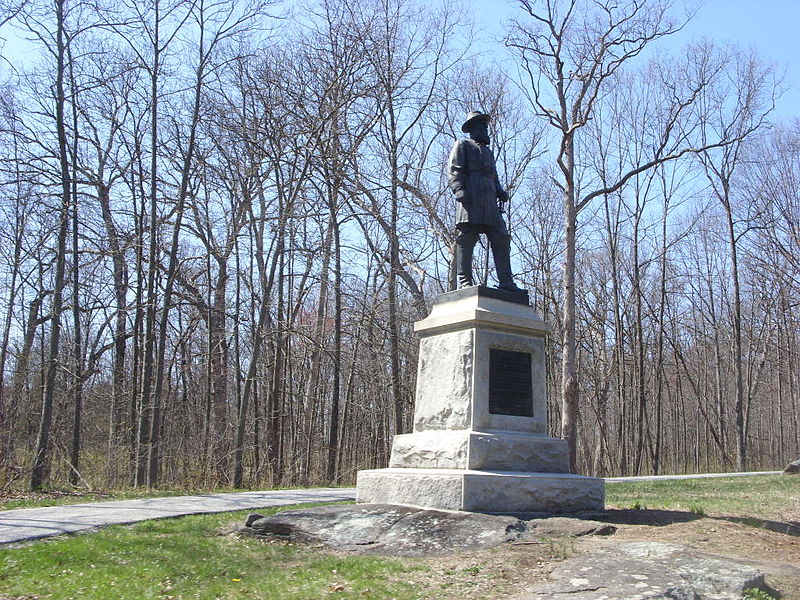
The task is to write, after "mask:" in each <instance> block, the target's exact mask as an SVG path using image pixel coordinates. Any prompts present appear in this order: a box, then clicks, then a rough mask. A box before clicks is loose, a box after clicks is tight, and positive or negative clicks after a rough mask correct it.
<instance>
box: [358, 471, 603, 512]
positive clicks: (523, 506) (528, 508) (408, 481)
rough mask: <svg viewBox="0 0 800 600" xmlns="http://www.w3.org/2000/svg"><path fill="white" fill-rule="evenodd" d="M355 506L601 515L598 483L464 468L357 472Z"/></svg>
mask: <svg viewBox="0 0 800 600" xmlns="http://www.w3.org/2000/svg"><path fill="white" fill-rule="evenodd" d="M357 489H358V492H357V496H356V500H357V501H358V502H383V503H388V504H405V505H409V506H420V507H427V508H438V509H443V510H465V511H472V512H548V513H568V512H580V511H593V510H602V508H603V503H604V498H605V488H604V485H603V480H602V479H596V478H594V477H582V476H579V475H569V474H556V473H550V474H548V473H518V472H508V471H475V470H468V469H392V468H389V469H375V470H370V471H359V473H358V486H357Z"/></svg>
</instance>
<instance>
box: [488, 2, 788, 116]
mask: <svg viewBox="0 0 800 600" xmlns="http://www.w3.org/2000/svg"><path fill="white" fill-rule="evenodd" d="M474 3H475V4H474V6H475V8H476V15H477V16H478V18H479V19H483V20H484V22H485V23H486V25H488V26H489V29H490V30H491V31H492V32H493V35H499V34H500V32H501V31H502V23H503V21H504V20H505V19H506V18H507V17H508V15H510V14H512V13H514V12H517V11H519V10H520V9H519V8H517V7H516V4H517V3H516V0H474ZM675 4H676V7H678V8H680V7H681V6H682V3H681V0H676V3H675ZM686 4H687V5H688V6H689V7H692V6H694V7H698V6H699V10H698V12H697V14H696V16H695V17H694V19H693V20H692V21H691V22H690V23H689V24H688V25H687V26H686V28H685V29H684V30H683V31H681V32H680V33H679V34H677V35H676V36H674V37H673V38H672V42H671V43H672V44H675V45H683V44H684V43H686V42H689V41H691V40H692V39H699V38H702V37H704V36H705V37H707V38H709V39H710V40H713V41H715V42H720V43H722V42H729V43H733V44H736V45H738V46H740V47H742V48H743V49H748V48H752V49H754V50H755V51H756V52H757V53H758V54H759V55H760V56H761V58H762V59H763V60H764V61H765V62H767V63H774V64H775V66H776V70H777V72H778V73H784V70H785V79H784V84H785V85H786V86H787V87H788V89H787V90H786V92H785V93H784V95H783V96H782V97H781V99H780V100H779V104H778V107H777V111H776V112H777V115H776V116H778V117H779V118H781V119H786V120H790V119H793V118H800V0H705V1H702V0H687V2H686ZM520 14H521V13H520Z"/></svg>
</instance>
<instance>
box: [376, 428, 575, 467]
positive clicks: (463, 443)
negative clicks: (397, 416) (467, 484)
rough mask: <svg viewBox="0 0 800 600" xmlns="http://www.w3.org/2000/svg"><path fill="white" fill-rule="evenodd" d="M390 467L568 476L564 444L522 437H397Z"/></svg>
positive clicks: (425, 433)
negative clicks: (521, 472) (565, 474)
mask: <svg viewBox="0 0 800 600" xmlns="http://www.w3.org/2000/svg"><path fill="white" fill-rule="evenodd" d="M389 466H390V467H398V468H402V467H404V468H419V469H476V470H488V471H525V472H542V473H567V472H568V471H569V456H568V454H567V443H566V441H564V440H561V439H556V438H551V437H546V436H543V435H531V434H524V433H508V432H503V431H496V432H486V433H484V432H476V431H422V432H418V433H407V434H403V435H397V436H395V438H394V444H393V445H392V457H391V460H390V461H389Z"/></svg>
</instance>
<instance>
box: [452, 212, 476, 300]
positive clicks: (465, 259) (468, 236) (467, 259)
mask: <svg viewBox="0 0 800 600" xmlns="http://www.w3.org/2000/svg"><path fill="white" fill-rule="evenodd" d="M456 229H457V230H458V233H457V234H456V280H457V283H458V288H459V289H461V288H465V287H469V286H471V285H475V284H474V282H473V281H472V251H473V250H474V249H475V244H476V243H477V241H478V235H479V234H478V230H477V228H476V227H475V226H474V225H471V224H470V223H459V224H458V225H457V226H456Z"/></svg>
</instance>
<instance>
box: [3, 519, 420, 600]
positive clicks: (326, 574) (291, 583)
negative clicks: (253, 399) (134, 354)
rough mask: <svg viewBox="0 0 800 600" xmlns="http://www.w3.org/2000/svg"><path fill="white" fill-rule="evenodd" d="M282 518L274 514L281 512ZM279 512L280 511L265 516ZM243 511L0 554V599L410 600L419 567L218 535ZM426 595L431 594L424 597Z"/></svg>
mask: <svg viewBox="0 0 800 600" xmlns="http://www.w3.org/2000/svg"><path fill="white" fill-rule="evenodd" d="M276 510H277V509H276ZM266 512H275V511H265V513H266ZM246 514H247V513H246V512H240V513H227V514H222V515H200V516H192V517H185V518H182V519H167V520H160V521H145V522H143V523H139V524H136V525H131V526H115V527H109V528H107V529H104V530H102V531H99V532H96V533H91V534H84V535H75V536H67V537H59V538H54V539H51V540H44V541H39V542H35V543H32V544H29V545H27V546H23V547H19V548H2V549H0V597H3V596H9V595H10V596H12V597H17V596H21V597H28V596H30V597H37V598H54V599H69V598H75V599H78V598H80V599H81V600H83V599H87V600H91V599H103V600H109V599H113V600H117V599H119V600H126V599H130V600H144V599H150V598H153V599H169V598H178V599H190V598H197V599H209V600H210V599H216V598H221V599H222V598H224V599H229V598H248V599H264V600H266V599H270V600H310V599H317V598H337V599H353V598H370V599H373V598H374V599H376V600H379V599H384V598H386V599H389V598H397V599H401V598H402V599H411V598H418V597H420V596H419V593H418V591H417V590H415V589H414V588H413V587H412V586H411V584H408V583H405V582H404V579H405V578H404V576H403V574H404V573H408V572H409V571H413V570H415V569H422V568H424V567H422V566H420V564H419V563H417V562H415V561H402V562H401V561H399V560H394V559H386V558H377V557H367V556H341V555H335V554H332V553H327V552H321V551H316V550H312V549H308V548H303V547H300V546H293V545H288V544H283V543H270V542H267V541H263V540H258V539H254V538H242V537H238V536H232V535H221V531H222V530H223V529H224V528H226V527H229V526H231V525H234V524H238V523H242V522H243V521H244V518H245V515H246ZM428 597H430V596H428Z"/></svg>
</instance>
